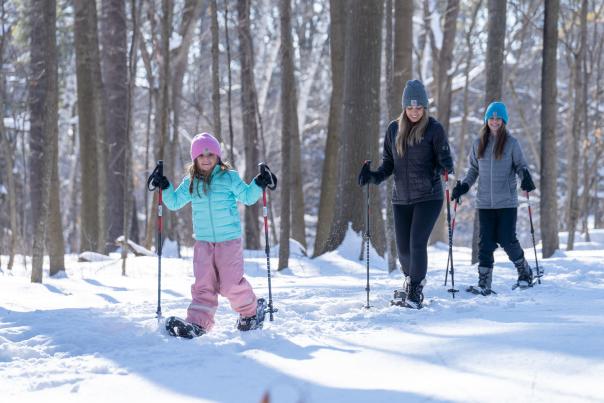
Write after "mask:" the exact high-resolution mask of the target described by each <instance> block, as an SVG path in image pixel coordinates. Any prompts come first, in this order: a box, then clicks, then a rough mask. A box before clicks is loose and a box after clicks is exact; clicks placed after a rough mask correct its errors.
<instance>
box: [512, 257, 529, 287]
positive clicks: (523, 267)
mask: <svg viewBox="0 0 604 403" xmlns="http://www.w3.org/2000/svg"><path fill="white" fill-rule="evenodd" d="M514 265H515V266H516V270H517V271H518V281H516V285H515V287H514V288H517V287H519V288H528V287H532V286H533V270H531V266H530V265H529V263H528V262H527V261H526V259H525V258H521V259H518V260H517V261H515V262H514Z"/></svg>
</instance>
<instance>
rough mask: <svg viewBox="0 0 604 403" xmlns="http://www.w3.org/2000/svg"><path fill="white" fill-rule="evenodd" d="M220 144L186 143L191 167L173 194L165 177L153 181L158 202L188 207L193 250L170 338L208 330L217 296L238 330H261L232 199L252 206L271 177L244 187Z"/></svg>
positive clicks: (260, 302) (262, 305)
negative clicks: (185, 302)
mask: <svg viewBox="0 0 604 403" xmlns="http://www.w3.org/2000/svg"><path fill="white" fill-rule="evenodd" d="M221 156H222V151H221V149H220V143H219V142H218V140H216V139H215V138H214V137H213V136H212V135H211V134H209V133H201V134H198V135H197V136H195V138H193V140H192V142H191V161H192V163H191V165H190V166H189V169H188V171H189V172H188V173H189V175H188V177H185V178H184V179H183V181H182V183H181V184H180V186H178V188H177V189H176V190H174V187H173V186H172V184H170V182H169V181H168V179H167V178H166V177H165V176H162V177H160V178H156V179H155V183H154V184H155V185H156V186H159V187H160V188H162V189H163V202H164V204H165V205H166V206H167V207H168V208H169V209H170V210H178V209H180V208H182V207H184V206H185V205H186V204H188V203H191V204H192V211H193V230H194V236H195V240H196V241H195V246H194V252H193V271H194V274H195V283H193V285H192V286H191V295H192V297H193V300H192V302H191V304H190V305H189V308H188V310H187V320H186V321H187V322H188V323H183V322H182V320H179V319H178V318H174V317H172V318H168V320H167V321H166V328H167V329H168V331H169V332H170V333H171V334H172V335H175V336H181V337H187V338H191V337H195V336H200V335H202V334H204V333H206V332H208V331H210V329H212V326H213V325H214V313H215V312H216V308H217V306H218V294H220V295H222V296H224V297H226V298H228V300H229V302H230V303H231V308H233V310H235V311H236V312H238V313H239V315H240V316H239V319H238V321H237V328H238V329H239V330H241V331H247V330H253V329H257V328H260V327H262V322H263V320H264V312H265V309H266V302H265V301H264V299H262V298H260V299H256V295H254V291H253V290H252V286H251V285H250V283H248V281H247V280H246V279H245V278H244V277H243V249H242V242H241V222H240V218H239V212H238V211H237V201H240V202H243V203H245V204H246V205H248V206H249V205H252V204H254V203H256V202H257V201H258V199H259V198H260V196H261V195H262V190H263V189H264V188H265V187H266V186H267V185H268V184H271V183H273V182H274V181H275V180H276V178H275V177H274V175H273V176H272V177H271V174H269V173H266V172H265V173H264V174H259V175H258V176H256V177H255V178H254V180H253V181H252V182H251V183H250V184H249V185H248V184H246V183H245V182H243V180H241V178H240V177H239V174H238V173H237V172H236V171H233V170H230V167H229V166H228V165H227V164H225V163H224V162H222V160H221Z"/></svg>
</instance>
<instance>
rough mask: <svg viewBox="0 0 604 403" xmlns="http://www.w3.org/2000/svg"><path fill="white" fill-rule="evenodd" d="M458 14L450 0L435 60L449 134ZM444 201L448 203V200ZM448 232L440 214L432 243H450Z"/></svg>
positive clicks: (439, 108)
mask: <svg viewBox="0 0 604 403" xmlns="http://www.w3.org/2000/svg"><path fill="white" fill-rule="evenodd" d="M458 15H459V0H448V1H447V9H446V11H445V21H444V26H443V41H442V45H441V48H440V51H438V56H437V57H436V58H435V60H438V63H437V69H436V82H437V83H438V84H437V87H436V88H437V91H436V107H437V114H436V118H437V119H438V121H439V122H440V123H441V124H442V125H443V128H444V129H445V133H447V134H448V133H449V119H450V117H451V75H450V74H449V70H450V69H451V65H452V63H453V48H454V45H455V34H456V31H457V16H458ZM443 203H446V200H445V201H443ZM443 211H444V209H443ZM448 234H449V232H448V230H447V222H446V215H445V214H439V216H438V220H437V221H436V224H435V225H434V230H433V231H432V234H431V235H430V243H434V242H438V241H440V242H444V243H448V239H449V235H448Z"/></svg>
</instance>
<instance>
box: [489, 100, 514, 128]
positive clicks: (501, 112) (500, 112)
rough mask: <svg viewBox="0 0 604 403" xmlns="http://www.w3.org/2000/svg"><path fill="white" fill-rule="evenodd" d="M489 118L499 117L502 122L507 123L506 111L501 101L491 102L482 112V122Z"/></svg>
mask: <svg viewBox="0 0 604 403" xmlns="http://www.w3.org/2000/svg"><path fill="white" fill-rule="evenodd" d="M490 118H500V119H501V120H503V123H505V124H506V125H507V124H508V111H507V109H506V107H505V104H504V103H503V102H491V104H490V105H489V106H488V107H487V111H486V112H485V113H484V123H485V124H486V123H487V121H488V120H489V119H490Z"/></svg>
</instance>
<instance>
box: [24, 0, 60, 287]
mask: <svg viewBox="0 0 604 403" xmlns="http://www.w3.org/2000/svg"><path fill="white" fill-rule="evenodd" d="M32 10H36V11H37V12H36V13H33V14H32V15H34V17H33V18H32V20H31V28H32V29H31V72H32V77H33V79H32V80H30V88H29V89H30V93H29V94H30V101H29V102H30V112H31V115H30V116H31V123H30V152H31V159H30V161H31V171H30V173H31V179H32V180H31V181H30V186H31V188H30V193H31V195H32V213H33V218H34V221H33V225H34V227H35V229H34V239H33V250H32V270H31V282H32V283H41V282H42V265H43V260H44V240H45V237H46V229H47V220H48V210H49V205H50V202H49V199H50V197H49V196H50V180H51V176H52V166H53V162H54V154H55V153H56V152H57V151H56V150H55V144H56V142H55V140H56V138H57V135H58V134H57V131H58V125H57V122H58V121H57V111H58V68H57V42H56V29H55V27H56V3H55V1H53V0H34V1H33V2H32ZM34 195H35V196H34Z"/></svg>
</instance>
